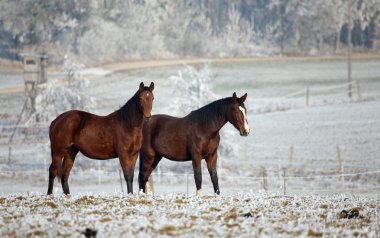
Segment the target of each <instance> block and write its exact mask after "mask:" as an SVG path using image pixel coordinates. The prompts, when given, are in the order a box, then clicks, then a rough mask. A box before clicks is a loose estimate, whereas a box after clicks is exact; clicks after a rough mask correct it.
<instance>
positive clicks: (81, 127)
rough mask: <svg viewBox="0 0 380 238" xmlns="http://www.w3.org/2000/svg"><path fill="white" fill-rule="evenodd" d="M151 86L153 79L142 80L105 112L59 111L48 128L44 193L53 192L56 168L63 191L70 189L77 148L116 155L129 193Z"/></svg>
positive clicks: (90, 153)
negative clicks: (126, 97)
mask: <svg viewBox="0 0 380 238" xmlns="http://www.w3.org/2000/svg"><path fill="white" fill-rule="evenodd" d="M153 89H154V84H153V82H152V83H151V84H150V86H149V87H144V83H141V84H140V88H139V90H138V91H137V92H136V93H135V95H134V96H133V97H132V98H131V99H129V101H128V102H127V103H126V104H125V105H124V106H122V107H121V108H120V109H119V110H117V111H115V112H113V113H111V114H109V115H108V116H97V115H94V114H91V113H88V112H83V111H77V110H73V111H67V112H64V113H62V114H61V115H59V116H58V117H57V118H56V119H55V120H54V121H53V122H52V123H51V125H50V128H49V136H50V146H51V157H52V163H51V165H50V168H49V187H48V192H47V193H48V194H52V192H53V184H54V178H55V177H56V176H57V173H58V172H61V183H62V188H63V192H64V193H65V194H69V193H70V190H69V185H68V182H67V180H68V178H69V174H70V170H71V168H72V167H73V164H74V160H75V156H76V155H77V153H78V152H79V151H80V152H82V153H83V154H84V155H85V156H87V157H89V158H92V159H97V160H107V159H112V158H116V157H119V160H120V165H121V168H122V169H123V173H124V178H125V180H126V182H127V187H128V193H133V188H132V182H133V173H134V168H135V164H136V160H137V155H138V152H139V150H140V148H141V144H142V127H143V121H144V118H146V119H150V117H151V110H152V104H153V98H154V97H153V93H152V92H153ZM62 159H63V162H62Z"/></svg>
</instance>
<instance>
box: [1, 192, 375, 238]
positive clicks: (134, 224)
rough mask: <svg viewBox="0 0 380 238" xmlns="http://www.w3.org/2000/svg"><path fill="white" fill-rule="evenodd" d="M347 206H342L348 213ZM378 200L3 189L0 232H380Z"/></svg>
mask: <svg viewBox="0 0 380 238" xmlns="http://www.w3.org/2000/svg"><path fill="white" fill-rule="evenodd" d="M345 211H346V212H345ZM379 212H380V208H379V201H378V200H375V199H360V198H358V197H353V196H345V195H337V196H330V197H320V196H276V195H266V194H262V193H257V192H254V193H252V192H246V193H244V194H235V195H232V196H204V197H196V196H190V197H188V196H185V195H184V194H177V195H164V196H154V197H151V196H139V195H121V194H111V195H110V194H102V195H90V194H87V195H73V196H64V195H56V196H46V195H41V194H13V195H7V196H0V213H1V217H0V236H2V237H83V235H81V232H84V231H85V230H86V229H87V228H89V229H92V230H96V231H97V237H100V238H102V237H170V236H174V237H176V236H180V237H378V234H379Z"/></svg>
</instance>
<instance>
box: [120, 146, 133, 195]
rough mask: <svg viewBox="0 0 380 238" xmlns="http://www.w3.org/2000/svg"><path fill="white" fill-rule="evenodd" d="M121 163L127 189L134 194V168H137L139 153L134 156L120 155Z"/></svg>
mask: <svg viewBox="0 0 380 238" xmlns="http://www.w3.org/2000/svg"><path fill="white" fill-rule="evenodd" d="M119 160H120V165H121V168H122V170H123V174H124V179H125V182H126V183H127V190H128V193H130V194H132V193H133V176H134V172H135V171H134V169H135V164H136V160H137V154H136V155H134V156H132V157H129V158H128V157H124V156H122V157H120V158H119Z"/></svg>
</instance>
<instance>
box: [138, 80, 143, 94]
mask: <svg viewBox="0 0 380 238" xmlns="http://www.w3.org/2000/svg"><path fill="white" fill-rule="evenodd" d="M139 90H140V92H141V91H142V90H144V82H141V83H140V88H139Z"/></svg>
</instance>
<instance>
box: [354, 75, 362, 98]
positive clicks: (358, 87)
mask: <svg viewBox="0 0 380 238" xmlns="http://www.w3.org/2000/svg"><path fill="white" fill-rule="evenodd" d="M355 82H356V91H357V92H356V93H357V94H358V98H359V100H360V99H362V92H361V90H360V84H359V82H358V80H355Z"/></svg>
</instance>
